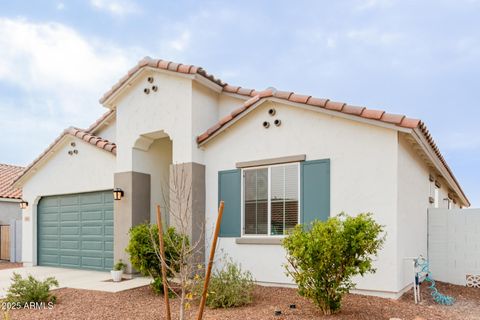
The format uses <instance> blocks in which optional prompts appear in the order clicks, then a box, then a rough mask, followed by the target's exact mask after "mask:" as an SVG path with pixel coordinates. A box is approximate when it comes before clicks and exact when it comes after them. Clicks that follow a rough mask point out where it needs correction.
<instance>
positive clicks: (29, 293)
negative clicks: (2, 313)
mask: <svg viewBox="0 0 480 320" xmlns="http://www.w3.org/2000/svg"><path fill="white" fill-rule="evenodd" d="M52 287H58V281H57V280H56V279H55V278H54V277H48V278H47V279H45V280H44V281H40V280H37V279H35V278H34V277H33V276H31V275H29V276H27V277H26V278H22V276H21V275H20V274H18V273H13V276H12V284H11V285H10V287H9V288H8V291H7V297H6V301H7V302H10V303H13V304H15V305H16V306H23V305H26V304H29V303H32V302H44V303H55V302H56V300H57V297H56V296H55V295H53V294H51V293H50V288H52Z"/></svg>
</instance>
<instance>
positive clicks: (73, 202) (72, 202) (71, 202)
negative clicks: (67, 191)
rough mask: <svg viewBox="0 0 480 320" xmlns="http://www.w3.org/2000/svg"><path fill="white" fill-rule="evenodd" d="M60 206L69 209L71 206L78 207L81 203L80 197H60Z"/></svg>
mask: <svg viewBox="0 0 480 320" xmlns="http://www.w3.org/2000/svg"><path fill="white" fill-rule="evenodd" d="M59 200H60V206H61V207H65V208H68V207H69V206H75V207H76V206H77V205H78V203H79V201H78V195H74V194H73V195H68V196H60V197H59Z"/></svg>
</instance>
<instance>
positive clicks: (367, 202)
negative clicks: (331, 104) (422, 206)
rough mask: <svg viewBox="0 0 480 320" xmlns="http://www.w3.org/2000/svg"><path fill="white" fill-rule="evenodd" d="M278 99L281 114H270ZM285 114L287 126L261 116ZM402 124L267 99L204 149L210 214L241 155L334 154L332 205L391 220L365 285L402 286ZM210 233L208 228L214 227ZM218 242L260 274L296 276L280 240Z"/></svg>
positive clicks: (361, 283) (275, 279) (280, 279)
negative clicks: (393, 126)
mask: <svg viewBox="0 0 480 320" xmlns="http://www.w3.org/2000/svg"><path fill="white" fill-rule="evenodd" d="M270 107H275V108H276V110H277V115H276V116H275V117H271V116H269V115H268V114H267V110H268V108H270ZM275 118H279V119H281V120H282V125H281V126H280V127H275V126H274V125H272V126H271V127H270V128H269V129H264V128H263V127H262V122H263V121H265V120H268V121H270V122H273V120H274V119H275ZM396 144H397V132H396V131H394V130H390V129H385V128H380V127H377V126H372V125H368V124H364V123H359V122H356V121H351V120H346V119H341V118H338V117H333V116H330V115H325V114H322V113H319V112H315V111H309V110H304V109H301V108H298V107H292V106H287V105H284V104H279V103H276V104H275V105H273V104H270V103H267V104H265V105H263V106H260V107H259V108H258V109H256V110H254V111H252V112H251V113H249V114H248V115H246V116H245V117H244V118H243V119H241V120H239V122H238V123H236V124H234V125H233V126H231V127H230V128H228V129H227V130H226V131H225V132H223V133H222V134H220V135H219V136H217V137H216V138H215V139H213V140H212V141H210V142H209V143H207V145H205V146H204V147H203V149H204V150H205V163H206V170H207V171H206V194H207V203H206V211H207V221H208V222H209V223H210V224H209V225H210V226H212V225H211V224H212V223H213V221H214V219H215V217H216V212H217V197H218V185H217V183H218V180H217V179H218V171H220V170H228V169H234V168H235V163H236V162H239V161H250V160H258V159H266V158H273V157H282V156H288V155H296V154H306V157H307V160H314V159H325V158H329V159H330V160H331V210H332V211H331V212H332V214H338V213H340V212H342V211H345V212H347V213H348V214H353V215H355V214H358V213H361V212H373V213H374V215H375V218H376V219H377V221H378V222H379V223H381V224H383V225H386V231H387V234H388V237H387V241H386V243H385V247H384V249H383V250H382V252H381V253H380V256H379V258H378V261H377V262H376V265H377V267H378V272H377V273H376V274H375V275H369V276H366V277H365V278H362V279H358V280H357V283H358V288H359V289H364V290H376V291H395V290H396V287H397V285H396V279H395V277H392V275H395V274H396V272H397V267H398V266H397V263H396V257H397V243H396V235H397V227H396V209H397V203H396V202H397V185H396V171H397V145H396ZM207 237H208V234H207ZM219 248H220V249H223V250H224V251H225V252H226V253H228V254H229V255H230V256H231V257H232V258H233V259H234V260H236V261H239V262H240V263H241V264H242V266H243V267H244V268H246V269H248V270H250V271H251V272H252V273H253V274H254V276H255V277H256V279H258V280H259V281H263V282H271V283H290V282H291V280H289V279H288V278H286V276H285V274H284V270H283V268H282V264H283V263H285V252H284V250H283V249H282V247H281V246H275V245H237V244H235V239H234V238H222V239H220V242H219Z"/></svg>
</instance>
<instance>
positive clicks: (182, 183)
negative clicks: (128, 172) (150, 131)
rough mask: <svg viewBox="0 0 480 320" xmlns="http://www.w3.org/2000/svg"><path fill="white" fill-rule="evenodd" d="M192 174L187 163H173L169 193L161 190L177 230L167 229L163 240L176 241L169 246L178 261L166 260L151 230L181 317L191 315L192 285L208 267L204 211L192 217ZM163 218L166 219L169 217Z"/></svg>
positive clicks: (168, 214) (185, 317) (184, 319)
mask: <svg viewBox="0 0 480 320" xmlns="http://www.w3.org/2000/svg"><path fill="white" fill-rule="evenodd" d="M190 175H191V171H190V170H189V169H188V168H186V167H185V166H184V165H176V166H173V168H172V170H171V171H170V182H169V183H168V186H167V187H165V188H164V190H167V194H166V193H165V192H163V193H162V196H163V202H164V208H165V209H164V213H165V215H164V217H165V216H168V218H169V223H168V224H169V226H172V227H174V228H175V231H176V234H175V235H174V236H175V239H172V234H170V233H168V232H164V234H163V236H164V242H165V243H169V242H170V243H171V244H173V245H171V246H170V247H171V248H172V249H171V250H175V252H173V253H172V255H173V256H175V257H176V261H168V260H169V259H168V257H167V258H166V259H165V260H166V261H165V260H164V259H163V257H162V255H161V253H160V248H159V246H157V245H156V241H153V239H154V237H156V235H154V234H152V233H151V237H152V242H153V243H154V244H155V245H154V247H155V251H156V254H157V256H158V260H159V261H160V262H161V263H163V261H165V263H164V267H166V269H167V273H168V277H169V279H163V281H165V282H166V283H167V287H168V288H169V292H164V294H171V295H174V296H175V297H176V298H178V300H179V310H178V319H179V320H186V319H191V318H192V316H193V312H192V309H191V303H192V300H193V295H192V293H191V292H192V288H193V287H194V286H196V285H198V283H199V282H201V281H202V277H201V276H200V275H201V274H203V273H204V270H205V258H204V253H205V219H204V217H205V215H204V213H202V214H203V217H201V218H200V219H198V217H197V219H193V210H192V202H193V198H192V184H191V176H190ZM163 220H164V222H165V220H166V219H163ZM194 221H195V222H194ZM165 225H166V223H163V226H165ZM164 230H165V228H164ZM159 232H160V230H159ZM178 235H180V236H178ZM193 235H195V236H193Z"/></svg>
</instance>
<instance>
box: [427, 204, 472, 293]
mask: <svg viewBox="0 0 480 320" xmlns="http://www.w3.org/2000/svg"><path fill="white" fill-rule="evenodd" d="M428 259H429V261H430V271H431V273H432V276H433V278H434V279H435V280H439V281H444V282H449V283H453V284H458V285H466V284H467V280H469V281H470V284H472V281H473V282H475V283H477V284H478V282H476V281H477V280H476V279H480V209H450V210H448V209H429V210H428Z"/></svg>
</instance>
